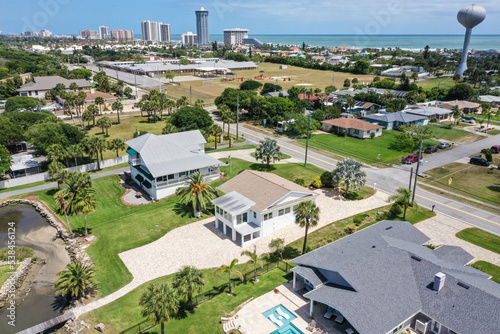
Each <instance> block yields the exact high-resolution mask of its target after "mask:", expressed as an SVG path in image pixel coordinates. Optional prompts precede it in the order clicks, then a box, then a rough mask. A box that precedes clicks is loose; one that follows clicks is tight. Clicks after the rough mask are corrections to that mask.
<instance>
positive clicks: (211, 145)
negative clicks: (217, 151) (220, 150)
mask: <svg viewBox="0 0 500 334" xmlns="http://www.w3.org/2000/svg"><path fill="white" fill-rule="evenodd" d="M231 137H232V138H233V143H234V144H237V143H243V142H245V141H246V139H245V138H242V137H240V138H239V139H236V136H235V135H231ZM209 140H211V141H209V142H208V143H206V144H205V148H213V147H215V142H214V141H213V140H214V137H213V136H212V137H210V138H209ZM228 144H229V141H228V140H225V141H224V142H223V143H217V146H222V145H228Z"/></svg>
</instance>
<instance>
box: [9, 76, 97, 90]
mask: <svg viewBox="0 0 500 334" xmlns="http://www.w3.org/2000/svg"><path fill="white" fill-rule="evenodd" d="M73 82H74V83H76V84H77V85H78V87H80V88H88V87H92V85H91V84H90V83H89V82H88V81H87V80H84V79H71V80H68V79H65V78H63V77H60V76H50V77H34V78H33V81H32V82H28V83H27V84H25V85H22V86H21V87H20V88H19V89H18V90H17V91H18V92H27V91H34V90H51V89H52V88H55V87H56V85H57V84H60V83H62V84H64V86H66V88H69V85H71V84H72V83H73Z"/></svg>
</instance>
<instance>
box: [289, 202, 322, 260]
mask: <svg viewBox="0 0 500 334" xmlns="http://www.w3.org/2000/svg"><path fill="white" fill-rule="evenodd" d="M318 222H319V208H318V207H317V206H316V204H314V203H313V202H311V201H305V202H302V203H300V204H299V205H297V207H296V208H295V223H296V224H298V225H299V226H300V227H305V229H306V232H305V236H304V245H303V246H302V254H305V253H306V246H307V232H308V230H309V228H310V227H314V226H316V225H318Z"/></svg>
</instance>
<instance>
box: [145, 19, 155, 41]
mask: <svg viewBox="0 0 500 334" xmlns="http://www.w3.org/2000/svg"><path fill="white" fill-rule="evenodd" d="M141 28H142V40H143V41H153V42H156V41H158V22H151V21H142V22H141Z"/></svg>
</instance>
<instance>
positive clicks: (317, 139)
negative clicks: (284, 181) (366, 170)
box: [299, 130, 437, 164]
mask: <svg viewBox="0 0 500 334" xmlns="http://www.w3.org/2000/svg"><path fill="white" fill-rule="evenodd" d="M397 134H398V131H393V130H384V131H383V136H381V137H377V138H373V139H365V140H363V139H359V138H354V137H343V136H338V135H335V134H320V135H313V136H312V137H311V138H310V139H309V145H311V146H314V147H317V148H320V149H324V150H327V151H330V152H333V153H336V154H339V155H342V156H345V157H353V158H355V159H357V160H360V161H362V162H365V163H368V164H376V163H383V164H388V163H398V162H400V161H401V157H402V156H405V155H408V152H401V151H398V150H395V149H391V148H390V147H391V144H392V143H393V142H394V141H395V140H396V135H397ZM299 141H300V142H301V143H304V144H305V142H306V140H305V139H299ZM433 145H434V146H435V145H437V142H436V141H433V140H425V141H424V147H425V146H433ZM379 154H380V160H378V159H377V157H378V155H379Z"/></svg>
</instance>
